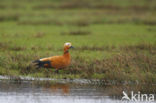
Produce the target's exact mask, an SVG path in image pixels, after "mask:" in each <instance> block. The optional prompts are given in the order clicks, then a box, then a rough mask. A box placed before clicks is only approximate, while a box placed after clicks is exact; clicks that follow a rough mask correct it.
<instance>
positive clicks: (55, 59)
mask: <svg viewBox="0 0 156 103" xmlns="http://www.w3.org/2000/svg"><path fill="white" fill-rule="evenodd" d="M70 48H73V46H72V44H71V43H69V42H67V43H65V44H64V52H63V55H61V56H52V57H48V58H42V59H39V60H35V61H33V63H35V65H36V66H37V68H41V67H45V68H56V69H57V70H58V69H62V68H65V67H67V66H68V65H69V64H70V61H71V57H70V54H69V49H70Z"/></svg>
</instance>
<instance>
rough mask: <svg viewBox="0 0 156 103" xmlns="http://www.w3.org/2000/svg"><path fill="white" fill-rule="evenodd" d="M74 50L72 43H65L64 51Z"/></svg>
mask: <svg viewBox="0 0 156 103" xmlns="http://www.w3.org/2000/svg"><path fill="white" fill-rule="evenodd" d="M70 48H73V46H72V44H71V43H70V42H67V43H64V51H68V49H70Z"/></svg>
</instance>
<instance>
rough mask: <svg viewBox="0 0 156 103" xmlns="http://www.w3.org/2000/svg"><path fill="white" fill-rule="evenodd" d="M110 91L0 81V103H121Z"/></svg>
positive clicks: (83, 85) (50, 84)
mask: <svg viewBox="0 0 156 103" xmlns="http://www.w3.org/2000/svg"><path fill="white" fill-rule="evenodd" d="M117 88H118V87H117ZM112 89H113V88H112V87H109V86H108V87H107V86H95V85H87V84H78V83H71V82H66V83H62V82H61V83H60V82H57V83H56V82H49V81H30V80H23V81H20V82H19V81H14V80H0V103H121V100H120V98H117V99H114V98H112V96H111V95H112V94H111V93H113V94H114V93H116V92H112ZM113 90H114V89H113ZM119 94H122V93H119ZM131 103H132V102H131ZM135 103H136V102H135ZM141 103H146V102H141ZM153 103H154V102H153Z"/></svg>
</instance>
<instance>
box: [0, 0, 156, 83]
mask: <svg viewBox="0 0 156 103" xmlns="http://www.w3.org/2000/svg"><path fill="white" fill-rule="evenodd" d="M0 2H1V3H0V74H1V75H15V76H19V75H25V76H33V77H51V78H88V79H90V78H96V79H106V80H114V79H117V80H118V81H124V80H132V81H135V80H140V81H141V82H142V81H144V80H146V78H145V77H146V76H147V77H149V78H156V76H155V74H154V73H155V71H153V68H155V63H154V61H155V59H154V58H155V56H156V49H155V48H156V39H155V38H156V34H155V32H156V13H155V6H156V5H155V4H156V2H155V1H154V0H152V1H148V0H140V1H137V3H136V0H118V2H117V1H116V0H101V1H96V0H91V1H90V0H88V1H84V0H82V1H81V2H80V1H79V0H73V1H71V0H66V1H57V0H53V1H52V2H51V1H50V0H44V1H41V0H38V1H36V0H33V1H32V2H31V3H30V2H29V1H24V0H14V1H11V0H0ZM65 42H72V44H73V46H74V47H75V50H71V51H70V53H71V56H72V64H71V66H70V67H68V68H66V69H65V70H62V71H61V72H60V73H59V74H56V73H54V70H52V69H48V70H47V69H41V70H35V69H34V68H31V70H27V69H26V68H27V66H28V65H29V64H30V63H31V61H33V60H35V59H38V58H42V57H48V56H53V55H61V54H62V52H63V51H62V49H63V44H64V43H65ZM140 53H141V54H142V55H143V56H141V55H140ZM128 55H131V56H132V57H134V58H136V59H137V60H138V61H137V63H135V62H132V64H129V65H128V67H127V66H126V65H127V64H128V63H129V62H131V61H133V59H129V58H128V57H127V56H128ZM120 56H122V57H121V58H120V59H121V60H128V61H126V63H125V65H124V66H123V65H121V64H120V63H118V61H116V60H115V59H116V57H120ZM144 56H145V58H144ZM126 58H127V59H126ZM140 58H141V59H140ZM146 58H148V59H146ZM142 59H143V60H144V59H145V60H147V61H150V62H146V61H141V60H142ZM96 61H98V62H99V64H96V63H95V62H96ZM106 61H109V62H106ZM112 61H113V62H114V64H112ZM105 62H106V63H105ZM151 62H152V64H150V63H151ZM91 64H93V65H91ZM114 65H115V66H114ZM111 67H114V68H118V69H115V70H114V69H112V68H111ZM105 68H111V69H110V70H109V71H108V72H107V70H106V71H105ZM126 68H128V69H126ZM98 69H99V70H98ZM142 69H144V71H142ZM111 70H112V72H111ZM136 70H138V72H137V73H135V71H136ZM90 71H92V72H91V73H88V72H90ZM93 71H94V72H93ZM117 71H118V72H117ZM127 71H131V72H127ZM146 72H148V73H147V74H146ZM114 73H115V74H114ZM139 73H141V74H140V75H142V78H140V77H139V76H137V75H138V74H139ZM119 75H120V76H119ZM133 75H134V76H133ZM152 80H153V81H152V82H155V80H154V79H152Z"/></svg>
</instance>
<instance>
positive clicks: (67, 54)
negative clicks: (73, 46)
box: [63, 50, 70, 59]
mask: <svg viewBox="0 0 156 103" xmlns="http://www.w3.org/2000/svg"><path fill="white" fill-rule="evenodd" d="M63 56H64V57H66V58H69V59H70V54H69V51H68V50H66V51H64V54H63Z"/></svg>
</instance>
